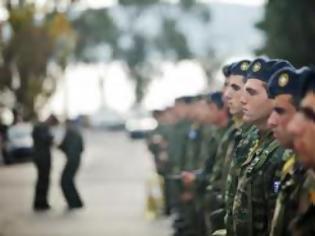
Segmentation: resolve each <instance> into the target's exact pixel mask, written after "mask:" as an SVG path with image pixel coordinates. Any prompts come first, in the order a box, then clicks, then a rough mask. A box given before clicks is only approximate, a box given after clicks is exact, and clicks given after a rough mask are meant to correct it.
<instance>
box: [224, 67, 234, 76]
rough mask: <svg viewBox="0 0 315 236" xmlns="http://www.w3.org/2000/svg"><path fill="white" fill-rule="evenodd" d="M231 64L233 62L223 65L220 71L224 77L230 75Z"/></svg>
mask: <svg viewBox="0 0 315 236" xmlns="http://www.w3.org/2000/svg"><path fill="white" fill-rule="evenodd" d="M232 65H233V64H228V65H225V66H223V68H222V73H223V75H224V76H225V77H229V76H230V75H231V66H232Z"/></svg>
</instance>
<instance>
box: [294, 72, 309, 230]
mask: <svg viewBox="0 0 315 236" xmlns="http://www.w3.org/2000/svg"><path fill="white" fill-rule="evenodd" d="M300 96H301V98H303V99H302V101H301V103H300V105H299V111H298V112H297V113H296V114H295V115H294V118H293V119H292V120H291V121H290V123H289V126H288V129H289V132H290V133H291V134H292V135H293V143H294V149H295V150H296V152H297V154H298V157H299V161H300V162H301V163H302V164H303V165H304V166H305V167H306V168H308V170H307V172H306V177H305V181H304V182H303V185H302V186H300V188H301V189H302V191H300V192H299V200H298V203H297V211H296V212H295V214H296V217H295V219H294V220H293V221H292V222H291V223H290V232H291V235H293V236H311V235H315V225H314V222H315V207H314V206H315V174H314V169H315V154H314V153H315V148H314V142H313V140H314V138H315V125H314V124H315V123H314V122H315V105H314V104H315V72H314V71H312V72H311V73H308V74H307V75H306V76H305V80H304V84H303V87H302V89H301V94H300Z"/></svg>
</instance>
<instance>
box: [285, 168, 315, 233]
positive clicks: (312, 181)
mask: <svg viewBox="0 0 315 236" xmlns="http://www.w3.org/2000/svg"><path fill="white" fill-rule="evenodd" d="M299 187H300V191H299V194H298V197H296V199H298V201H297V208H296V209H297V210H296V211H295V217H294V218H293V219H292V220H291V221H290V223H289V224H288V226H289V234H288V235H293V236H300V235H303V236H304V235H305V236H310V235H315V224H314V222H315V173H314V170H311V169H308V170H307V171H306V172H305V178H304V181H303V183H302V184H300V185H299Z"/></svg>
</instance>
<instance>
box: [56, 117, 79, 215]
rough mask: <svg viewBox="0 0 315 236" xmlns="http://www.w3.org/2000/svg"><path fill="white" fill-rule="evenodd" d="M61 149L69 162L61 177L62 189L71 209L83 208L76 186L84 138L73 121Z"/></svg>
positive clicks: (67, 123)
mask: <svg viewBox="0 0 315 236" xmlns="http://www.w3.org/2000/svg"><path fill="white" fill-rule="evenodd" d="M59 148H60V149H61V150H62V151H63V152H64V153H65V155H66V158H67V162H66V165H65V168H64V170H63V172H62V176H61V188H62V191H63V194H64V196H65V199H66V201H67V203H68V207H69V209H70V210H71V209H76V208H82V207H83V202H82V200H81V198H80V196H79V193H78V191H77V189H76V186H75V184H74V177H75V175H76V173H77V171H78V169H79V167H80V162H81V154H82V152H83V149H84V147H83V138H82V135H81V133H80V131H79V129H78V128H77V127H76V125H75V123H74V122H73V121H70V120H68V121H67V122H66V133H65V137H64V139H63V141H62V143H61V144H60V146H59Z"/></svg>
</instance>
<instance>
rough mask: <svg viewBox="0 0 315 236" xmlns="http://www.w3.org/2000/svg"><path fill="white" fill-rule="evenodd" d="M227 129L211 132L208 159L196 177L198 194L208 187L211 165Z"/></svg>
mask: <svg viewBox="0 0 315 236" xmlns="http://www.w3.org/2000/svg"><path fill="white" fill-rule="evenodd" d="M228 129H229V127H225V128H218V129H216V130H214V132H213V136H212V137H213V138H212V139H211V143H210V144H209V145H210V146H209V149H208V150H209V153H208V157H207V159H206V161H205V163H204V166H203V168H202V169H201V170H200V171H199V173H197V175H196V177H197V178H196V191H198V192H199V193H204V192H205V190H206V188H207V186H208V185H209V180H210V175H211V173H212V169H213V165H214V163H215V159H216V151H217V149H218V145H219V141H220V140H221V139H222V137H223V135H224V133H225V132H226V131H227V130H228Z"/></svg>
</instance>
